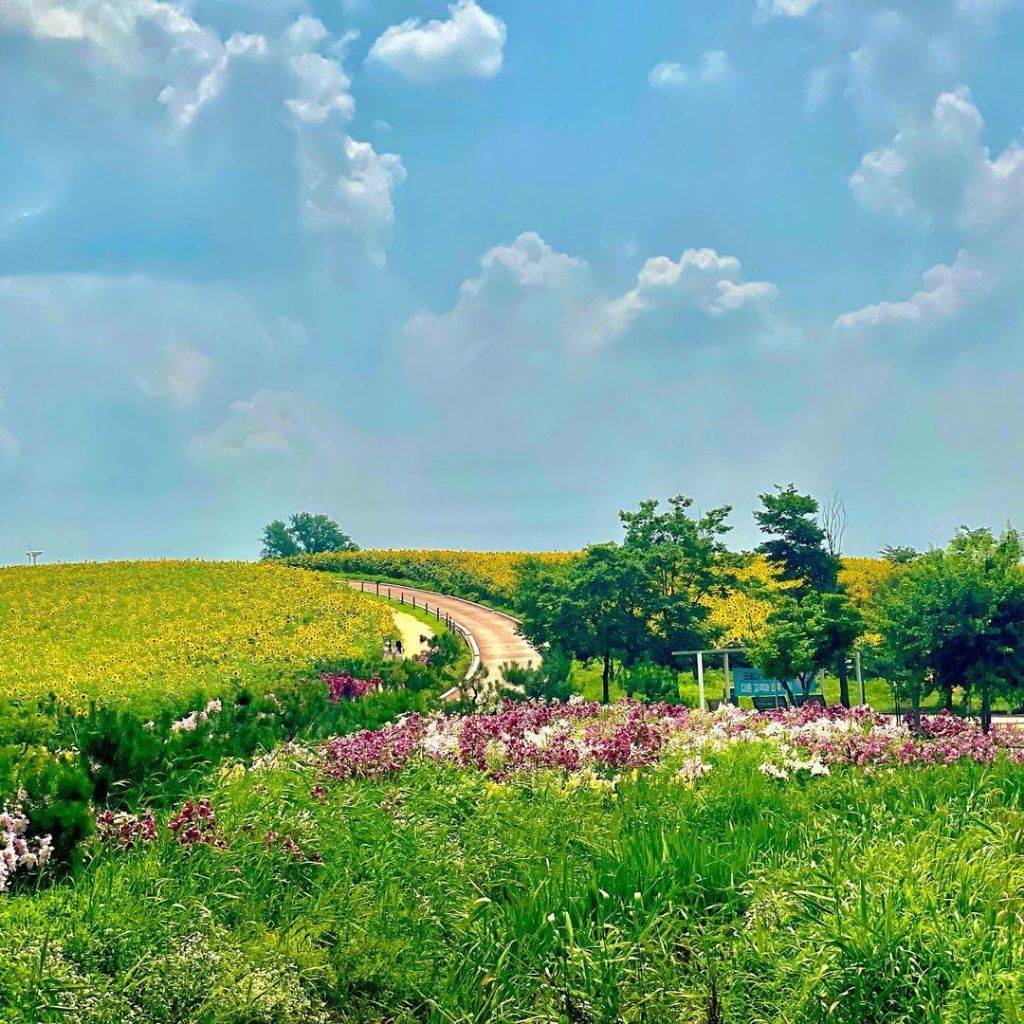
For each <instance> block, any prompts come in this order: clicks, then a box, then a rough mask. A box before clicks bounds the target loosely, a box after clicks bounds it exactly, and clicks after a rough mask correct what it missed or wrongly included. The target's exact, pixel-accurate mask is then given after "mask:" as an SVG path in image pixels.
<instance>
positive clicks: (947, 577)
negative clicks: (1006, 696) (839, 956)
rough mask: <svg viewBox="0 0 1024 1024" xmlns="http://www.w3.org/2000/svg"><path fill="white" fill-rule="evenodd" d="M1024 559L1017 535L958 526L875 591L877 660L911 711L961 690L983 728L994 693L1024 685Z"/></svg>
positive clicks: (1008, 530) (988, 718)
mask: <svg viewBox="0 0 1024 1024" xmlns="http://www.w3.org/2000/svg"><path fill="white" fill-rule="evenodd" d="M1022 556H1024V546H1022V540H1021V535H1020V534H1019V533H1018V532H1017V531H1016V530H1014V529H1012V528H1007V529H1006V530H1005V531H1004V532H1003V534H1002V535H1001V536H999V537H996V536H995V535H994V534H993V533H992V531H990V530H986V529H982V530H970V529H967V528H966V527H961V528H960V530H958V531H957V533H956V534H955V536H954V537H953V539H952V540H951V541H950V543H949V545H948V546H947V547H946V548H945V549H938V550H934V551H929V552H927V553H926V554H924V555H921V556H919V557H918V558H916V559H914V560H913V561H912V562H910V564H909V565H907V567H906V568H905V570H904V571H903V572H901V573H900V574H899V575H898V576H897V577H895V578H894V579H893V580H892V582H891V583H890V585H889V586H887V587H885V588H883V590H882V591H881V592H880V594H879V595H878V597H877V599H876V606H875V610H876V612H877V615H878V623H879V628H880V631H881V633H882V637H883V642H882V657H883V659H884V660H886V661H887V662H889V663H891V664H892V665H893V666H894V667H895V668H896V670H897V672H898V673H899V675H900V677H901V680H902V681H903V683H904V685H905V686H906V687H907V690H908V695H909V696H910V699H911V702H912V703H913V705H914V707H915V709H916V708H917V706H918V705H919V703H920V698H921V696H922V695H923V694H924V693H928V692H930V691H931V690H934V689H947V688H952V687H953V686H963V687H965V688H967V689H968V690H972V691H973V692H975V693H977V694H978V696H979V697H980V699H981V711H982V723H983V725H984V726H985V728H986V729H987V728H988V725H989V723H990V721H991V702H992V697H993V695H994V694H998V693H1006V692H1007V691H1009V690H1013V689H1019V688H1020V687H1021V686H1022V685H1024V570H1022V568H1021V560H1022Z"/></svg>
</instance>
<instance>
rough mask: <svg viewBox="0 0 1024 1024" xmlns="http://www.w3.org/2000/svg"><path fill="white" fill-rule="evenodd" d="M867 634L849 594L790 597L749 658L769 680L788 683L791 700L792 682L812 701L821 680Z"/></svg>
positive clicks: (776, 610)
mask: <svg viewBox="0 0 1024 1024" xmlns="http://www.w3.org/2000/svg"><path fill="white" fill-rule="evenodd" d="M863 628H864V623H863V620H862V617H861V615H860V613H859V612H858V611H857V609H856V607H854V605H853V604H852V602H851V601H850V599H849V598H848V597H847V596H846V595H845V594H842V593H836V592H833V593H828V594H819V593H817V592H816V591H811V592H810V593H809V594H806V595H805V596H804V598H803V599H802V600H797V599H796V598H793V597H789V596H785V597H783V598H781V599H780V601H779V603H778V604H777V605H776V607H775V608H774V609H772V611H771V613H770V614H769V616H768V621H767V623H766V627H765V630H764V632H763V633H762V635H761V636H760V637H759V638H758V639H757V641H756V642H755V644H754V645H753V647H752V648H751V649H750V651H749V653H750V657H751V660H752V661H753V663H754V664H755V665H756V666H757V667H758V668H759V669H760V670H761V671H762V672H763V673H764V674H765V675H766V676H769V677H771V678H773V679H778V680H779V681H780V682H782V683H783V685H784V686H785V688H786V691H787V692H788V693H789V697H790V699H791V700H792V699H793V696H794V694H793V693H792V691H791V690H790V687H789V685H788V684H789V680H791V679H795V680H796V681H797V682H798V683H799V685H800V690H801V692H802V693H803V695H804V696H805V697H806V696H808V695H809V694H810V692H811V685H812V682H813V680H814V676H815V674H816V673H817V672H819V671H821V670H822V669H826V668H829V667H831V666H832V665H834V664H835V662H836V659H837V658H838V657H839V656H841V655H843V656H845V652H846V651H848V650H849V649H850V647H851V646H852V645H853V643H854V641H855V640H856V639H857V637H859V636H860V634H861V632H862V631H863ZM847 699H849V698H847Z"/></svg>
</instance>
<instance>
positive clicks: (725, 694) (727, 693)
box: [722, 651, 732, 704]
mask: <svg viewBox="0 0 1024 1024" xmlns="http://www.w3.org/2000/svg"><path fill="white" fill-rule="evenodd" d="M722 667H723V668H724V669H725V685H724V686H723V687H722V699H723V700H724V701H725V703H726V704H728V703H729V698H730V697H732V692H731V691H732V685H731V683H730V677H729V652H728V651H726V652H725V654H723V655H722Z"/></svg>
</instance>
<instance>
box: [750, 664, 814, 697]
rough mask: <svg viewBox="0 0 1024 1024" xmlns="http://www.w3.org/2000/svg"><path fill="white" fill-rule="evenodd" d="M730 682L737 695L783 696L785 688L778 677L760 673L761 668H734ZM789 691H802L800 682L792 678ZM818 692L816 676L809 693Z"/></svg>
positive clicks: (795, 692) (797, 692)
mask: <svg viewBox="0 0 1024 1024" xmlns="http://www.w3.org/2000/svg"><path fill="white" fill-rule="evenodd" d="M732 684H733V686H734V687H735V690H736V696H737V697H785V696H786V688H785V687H784V686H783V685H782V683H781V682H779V680H778V679H769V678H768V677H767V676H763V675H761V670H760V669H756V668H734V669H733V670H732ZM789 688H790V690H791V692H793V693H794V694H799V693H802V692H803V691H802V690H801V689H800V684H799V683H798V682H797V681H796V680H795V679H794V680H792V682H790V684H789ZM817 692H818V679H817V677H815V678H814V680H813V681H812V683H811V693H817Z"/></svg>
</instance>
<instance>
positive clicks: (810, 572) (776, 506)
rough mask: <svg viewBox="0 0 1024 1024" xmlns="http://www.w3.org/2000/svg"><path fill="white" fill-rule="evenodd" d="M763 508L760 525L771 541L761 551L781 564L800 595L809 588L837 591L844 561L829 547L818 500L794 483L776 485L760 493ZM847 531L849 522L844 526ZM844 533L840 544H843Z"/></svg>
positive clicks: (785, 577) (760, 514)
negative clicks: (820, 520)
mask: <svg viewBox="0 0 1024 1024" xmlns="http://www.w3.org/2000/svg"><path fill="white" fill-rule="evenodd" d="M760 498H761V505H762V506H763V507H762V508H761V509H760V510H758V511H755V512H754V518H755V519H756V520H757V525H758V526H759V527H760V528H761V531H762V532H763V533H766V534H768V536H769V537H770V538H771V539H770V540H766V541H764V542H763V543H762V544H760V545H759V546H758V548H757V550H758V551H759V552H760V553H761V554H763V555H764V556H765V558H767V559H768V561H769V562H771V563H772V564H774V565H775V566H777V567H778V569H779V570H780V572H781V575H782V578H783V579H784V580H790V581H792V582H793V583H795V584H796V585H797V586H796V587H795V588H794V590H795V592H797V593H798V594H799V595H800V596H803V594H805V593H807V592H808V591H809V590H817V591H819V592H824V591H826V590H834V589H835V587H836V583H837V580H838V576H839V568H840V565H841V562H840V560H839V556H838V554H837V553H836V554H834V553H832V552H830V551H829V550H828V548H827V546H826V539H827V537H826V533H825V530H824V529H823V528H822V526H821V525H820V524H819V522H818V520H817V518H816V517H817V514H818V503H817V501H815V500H814V498H812V497H811V496H810V495H809V494H800V493H799V492H798V491H797V489H796V487H795V486H794V485H793V484H789V485H788V486H787V487H782V486H780V485H776V487H775V493H774V494H762V495H760ZM842 517H844V519H845V512H842ZM843 530H845V525H844V526H843ZM841 540H842V538H841V534H840V535H839V543H840V544H841Z"/></svg>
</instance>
